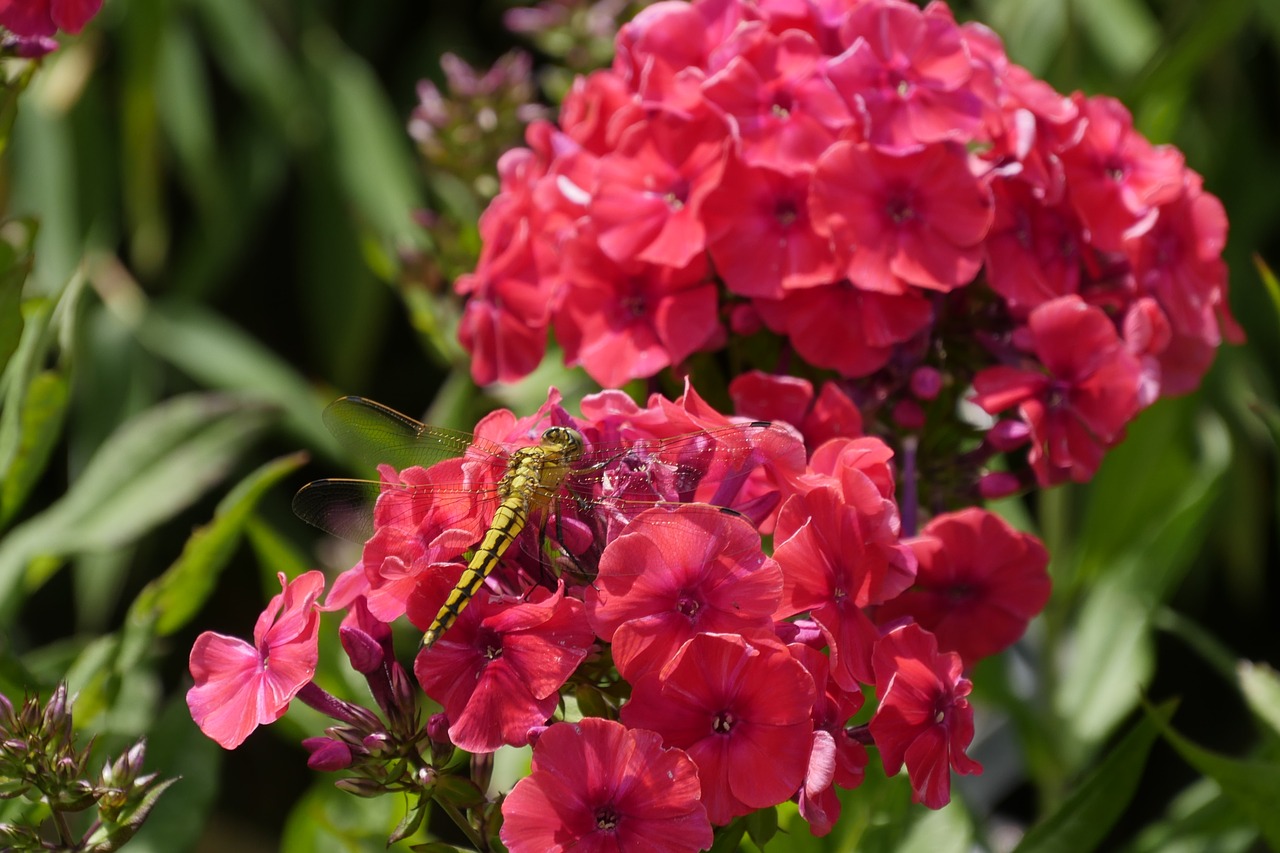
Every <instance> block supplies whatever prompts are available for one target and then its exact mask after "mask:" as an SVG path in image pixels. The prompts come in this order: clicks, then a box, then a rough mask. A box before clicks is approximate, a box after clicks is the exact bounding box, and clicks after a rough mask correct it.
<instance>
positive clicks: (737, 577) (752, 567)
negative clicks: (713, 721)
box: [586, 506, 782, 682]
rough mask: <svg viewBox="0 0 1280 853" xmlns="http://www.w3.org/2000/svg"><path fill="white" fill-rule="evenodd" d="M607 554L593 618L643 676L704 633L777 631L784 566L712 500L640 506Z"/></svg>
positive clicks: (630, 675) (619, 657)
mask: <svg viewBox="0 0 1280 853" xmlns="http://www.w3.org/2000/svg"><path fill="white" fill-rule="evenodd" d="M626 531H627V532H626V533H624V534H623V535H622V536H619V537H618V538H617V539H615V540H613V541H612V542H610V543H609V545H608V547H606V548H605V550H604V554H603V555H602V556H601V557H600V574H599V575H598V576H597V577H596V579H595V582H594V583H593V584H592V585H591V586H590V587H588V588H587V599H586V601H587V617H588V619H589V620H590V622H591V626H592V627H593V628H594V629H595V631H596V633H597V634H599V635H600V637H601V638H602V639H604V640H606V641H608V642H611V643H612V644H613V661H614V664H615V665H616V666H617V667H618V672H619V673H620V674H621V675H622V677H623V678H625V679H627V680H628V681H631V682H635V681H636V680H638V679H639V678H640V677H641V676H643V675H645V674H646V673H649V672H652V671H655V670H657V669H660V668H661V667H662V666H663V665H665V664H666V663H667V662H668V661H670V660H671V658H672V657H673V656H674V655H675V653H676V652H677V651H678V650H679V649H680V647H681V646H682V645H683V644H684V643H685V641H686V640H690V639H692V638H693V637H694V635H696V634H698V633H701V632H725V633H739V634H746V635H748V636H769V637H771V636H772V635H773V620H772V619H771V618H770V617H771V615H772V614H773V611H774V610H775V609H776V608H777V605H778V598H779V596H780V595H781V593H782V571H781V570H780V569H779V568H778V564H777V563H775V562H774V561H773V560H772V559H770V558H769V557H766V556H765V555H764V553H763V552H762V551H761V550H760V533H759V532H758V531H757V530H756V529H755V528H754V527H753V526H752V525H751V524H750V523H749V522H748V521H746V520H745V519H743V518H741V517H739V516H736V515H729V514H725V513H719V512H708V511H707V509H706V508H705V507H699V506H692V507H689V508H687V509H686V508H676V509H674V510H672V511H667V510H664V509H654V510H649V511H647V512H644V513H641V514H640V515H638V516H636V518H635V519H634V520H632V522H631V523H630V524H629V525H627V528H626Z"/></svg>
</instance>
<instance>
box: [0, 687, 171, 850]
mask: <svg viewBox="0 0 1280 853" xmlns="http://www.w3.org/2000/svg"><path fill="white" fill-rule="evenodd" d="M91 752H92V744H89V745H87V746H85V747H84V748H82V749H78V748H77V747H76V743H75V735H74V733H73V730H72V717H71V700H70V699H69V698H68V696H67V686H66V684H65V683H64V684H59V685H58V686H57V687H56V688H55V689H54V691H53V694H52V695H51V696H50V697H49V700H48V702H46V703H45V704H44V706H43V707H41V704H40V702H39V701H38V700H37V699H35V698H31V699H28V700H27V701H26V702H24V703H23V704H22V706H21V707H20V708H15V707H14V706H13V703H12V702H10V701H9V700H8V698H6V697H5V696H3V695H0V799H5V800H12V799H22V800H25V801H27V802H29V803H32V804H35V806H36V812H35V814H36V815H37V816H38V817H39V820H36V821H29V822H14V823H0V847H2V848H3V849H4V850H76V851H81V852H82V853H108V851H113V850H119V849H120V848H121V847H123V846H124V844H125V842H127V841H128V840H129V839H131V838H133V836H134V835H135V834H136V833H137V832H138V830H139V829H140V828H141V827H142V824H143V822H144V821H145V820H146V819H147V816H148V815H149V814H150V812H151V809H152V807H153V806H154V805H155V803H156V800H157V799H159V797H160V795H161V794H162V793H164V790H165V789H166V788H168V787H169V786H170V785H171V784H173V782H174V781H176V780H173V779H167V780H166V779H161V778H160V777H159V775H158V774H155V773H143V772H142V763H143V759H144V758H145V756H146V744H145V743H144V742H143V741H141V740H140V741H138V742H137V743H135V744H134V745H133V746H132V747H130V748H129V749H128V750H126V751H125V752H124V753H123V754H121V755H120V757H119V758H117V759H115V760H114V761H108V762H106V763H105V764H104V765H103V767H102V772H101V773H99V774H98V775H97V776H96V777H94V776H92V775H91V774H90V772H89V760H90V754H91ZM91 808H92V809H96V813H95V816H94V817H93V819H92V820H81V819H80V816H81V813H82V812H87V811H88V810H89V809H91ZM40 823H43V824H44V825H43V826H40V825H39V824H40ZM80 824H86V825H84V826H81V825H80ZM73 826H75V829H73Z"/></svg>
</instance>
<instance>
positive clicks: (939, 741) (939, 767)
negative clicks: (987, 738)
mask: <svg viewBox="0 0 1280 853" xmlns="http://www.w3.org/2000/svg"><path fill="white" fill-rule="evenodd" d="M872 665H873V666H874V668H875V673H876V687H877V688H878V690H879V694H880V706H879V707H878V708H876V713H875V716H873V717H872V718H871V723H870V730H871V736H872V738H874V739H875V744H876V748H877V749H879V750H880V760H881V761H882V762H883V763H884V770H885V773H887V774H889V775H893V774H895V773H897V772H898V771H899V770H901V769H902V764H903V762H904V761H905V762H906V765H907V775H908V776H909V777H910V778H911V794H912V799H914V800H915V801H916V802H917V803H924V804H925V805H926V806H928V807H929V808H931V809H940V808H942V807H943V806H945V805H946V804H947V803H948V802H949V801H950V799H951V773H950V771H951V770H955V771H956V772H957V773H960V774H961V775H966V776H967V775H969V774H971V773H980V772H982V765H981V764H979V763H978V762H976V761H974V760H973V759H972V758H970V757H969V756H967V755H965V752H964V751H965V749H967V748H968V746H969V743H970V742H971V741H972V740H973V708H972V707H970V705H969V701H968V700H967V699H965V698H964V697H965V696H968V695H969V690H970V689H972V687H973V685H972V684H971V683H970V682H969V679H967V678H962V677H961V675H960V672H961V670H962V669H963V668H964V664H963V663H962V662H961V660H960V656H959V655H957V654H956V653H954V652H942V653H939V652H938V642H937V640H936V639H935V638H934V636H933V635H932V634H930V633H929V632H928V631H926V630H924V629H923V628H921V627H920V626H919V625H904V626H902V627H901V628H897V629H895V630H893V631H890V632H889V633H888V634H886V635H885V636H884V637H882V638H881V639H880V642H879V643H877V644H876V650H875V655H874V656H873V658H872Z"/></svg>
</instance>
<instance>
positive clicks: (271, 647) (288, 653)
mask: <svg viewBox="0 0 1280 853" xmlns="http://www.w3.org/2000/svg"><path fill="white" fill-rule="evenodd" d="M279 577H280V586H281V588H282V589H281V592H280V594H278V595H276V596H275V597H274V598H272V599H271V601H270V603H268V604H267V609H266V610H264V611H263V612H262V615H261V616H259V617H258V624H257V625H255V626H254V629H253V644H252V645H250V644H249V643H246V642H245V641H244V640H241V639H238V638H236V637H227V636H224V635H222V634H215V633H213V632H212V631H205V632H204V633H203V634H201V635H200V636H199V637H197V638H196V642H195V645H193V646H192V647H191V661H190V664H191V676H192V677H193V678H194V679H195V682H196V683H195V686H194V687H192V688H191V689H190V690H188V691H187V707H188V708H190V709H191V718H192V719H193V720H195V721H196V725H198V726H199V727H200V730H201V731H202V732H204V733H205V734H206V735H208V736H209V737H210V738H212V739H213V740H215V741H217V742H218V743H219V744H221V745H222V746H223V747H224V748H225V749H235V748H236V747H237V746H239V745H240V744H241V743H243V742H244V739H245V738H247V737H248V736H249V733H250V732H252V731H253V730H254V729H255V728H257V727H258V726H261V725H266V724H268V723H274V722H275V721H276V720H278V719H280V717H282V716H283V715H284V712H285V711H286V710H287V709H288V707H289V702H290V700H292V699H293V697H294V696H295V695H297V693H298V691H299V690H301V689H302V688H303V687H304V686H306V685H307V684H308V683H310V681H311V679H312V677H313V676H314V675H315V672H316V662H317V661H318V660H319V659H320V650H319V644H318V640H317V636H318V633H319V630H320V614H319V613H318V612H317V609H316V600H317V599H318V598H319V597H320V593H321V592H323V591H324V575H323V574H322V573H320V572H318V571H310V572H307V573H305V574H303V575H300V576H298V577H297V578H295V579H294V580H292V581H286V580H285V576H284V575H283V574H281V575H280V576H279Z"/></svg>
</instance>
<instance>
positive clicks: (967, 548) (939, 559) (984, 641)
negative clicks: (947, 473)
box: [875, 507, 1050, 666]
mask: <svg viewBox="0 0 1280 853" xmlns="http://www.w3.org/2000/svg"><path fill="white" fill-rule="evenodd" d="M909 544H910V546H911V550H912V551H913V552H914V553H915V555H916V559H917V561H918V569H917V571H916V582H915V585H914V586H913V587H912V588H911V589H909V590H907V591H906V592H904V593H903V594H901V595H899V596H897V597H895V598H893V599H891V600H889V601H887V602H885V603H884V604H882V605H881V606H880V607H878V608H876V611H875V617H876V621H877V622H878V623H879V624H881V625H888V624H892V623H893V622H894V621H896V620H900V619H902V618H903V617H906V616H909V617H911V618H913V619H914V620H915V622H916V623H917V624H919V625H920V626H921V627H922V628H924V629H926V630H928V631H930V632H932V633H933V634H934V635H935V636H937V638H938V645H939V647H941V648H943V649H946V650H948V651H953V652H957V653H959V655H960V657H961V658H963V659H964V661H965V663H966V664H967V665H969V666H972V665H973V664H974V663H976V662H977V661H979V660H981V659H982V658H984V657H988V656H990V655H993V654H995V653H996V652H999V651H1001V650H1002V649H1005V648H1007V647H1008V646H1010V645H1012V644H1013V643H1014V641H1015V640H1017V639H1018V638H1019V637H1021V636H1022V633H1023V632H1024V631H1025V630H1026V628H1027V623H1028V622H1030V621H1031V618H1032V617H1033V616H1035V615H1036V614H1037V613H1039V612H1040V611H1041V610H1042V609H1044V605H1045V603H1046V602H1047V601H1048V600H1049V588H1050V583H1049V573H1048V571H1047V567H1048V565H1049V552H1048V551H1046V550H1045V547H1044V545H1042V544H1040V540H1038V539H1036V538H1035V537H1034V536H1032V535H1030V534H1028V533H1021V532H1019V531H1017V530H1014V529H1013V528H1012V527H1010V526H1009V525H1008V524H1007V523H1005V521H1004V520H1003V519H1001V518H1000V516H998V515H995V514H994V513H991V512H988V511H986V510H983V509H977V508H972V507H971V508H969V509H964V510H961V511H959V512H950V513H943V514H942V515H938V516H935V517H934V518H933V519H932V520H931V521H930V522H929V523H928V524H926V525H925V527H924V530H922V531H921V536H920V538H918V539H914V540H912V541H911V542H910V543H909Z"/></svg>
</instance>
